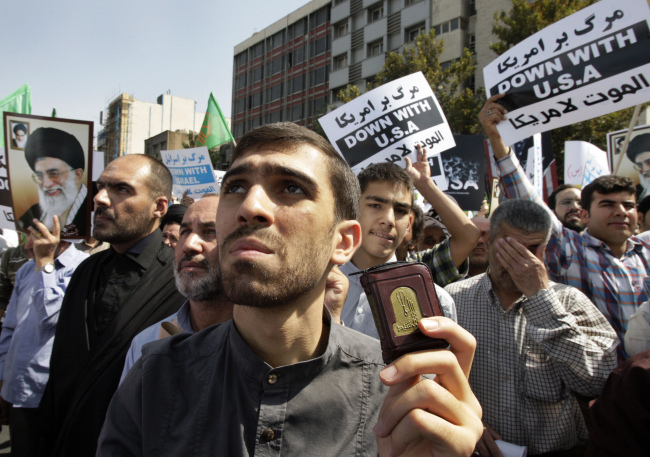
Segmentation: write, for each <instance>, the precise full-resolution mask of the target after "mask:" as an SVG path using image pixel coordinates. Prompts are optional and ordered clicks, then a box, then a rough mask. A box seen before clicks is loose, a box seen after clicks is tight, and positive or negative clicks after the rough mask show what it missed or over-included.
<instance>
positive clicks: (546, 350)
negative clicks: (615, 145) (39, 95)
mask: <svg viewBox="0 0 650 457" xmlns="http://www.w3.org/2000/svg"><path fill="white" fill-rule="evenodd" d="M498 99H499V96H495V97H492V98H490V99H489V100H488V101H487V103H486V105H485V106H484V107H483V109H482V110H481V113H480V119H481V122H482V124H483V126H484V128H485V132H486V134H487V136H488V138H489V140H490V142H491V144H492V147H493V150H494V155H495V159H496V163H497V166H498V168H499V171H500V174H501V179H502V184H503V186H504V189H505V193H506V195H507V197H508V199H507V200H505V201H503V202H502V203H501V204H500V205H499V206H498V208H496V209H495V210H493V211H492V213H491V214H490V216H489V218H486V217H484V216H477V217H474V218H472V219H471V220H470V219H469V218H468V217H467V216H466V214H465V213H464V212H463V211H462V210H461V209H460V208H459V207H458V205H457V204H456V203H455V202H454V201H453V200H452V199H450V198H449V197H447V196H446V195H445V194H444V193H443V192H442V191H441V190H440V189H439V188H438V187H437V186H436V185H435V183H434V182H433V181H432V180H431V172H430V167H429V163H428V161H427V151H426V149H422V148H420V147H418V149H417V152H416V155H417V158H416V160H415V161H414V162H413V163H412V162H411V161H410V160H409V159H408V158H407V159H406V162H407V164H406V168H405V169H402V168H400V167H398V166H397V165H394V164H388V163H386V164H380V165H373V166H370V167H368V168H366V169H365V170H364V171H363V172H361V173H360V174H359V176H358V177H357V176H355V175H354V174H353V173H352V171H351V169H350V167H349V166H348V165H347V163H346V162H345V161H344V160H343V158H342V157H341V156H340V155H339V154H338V153H337V152H336V151H335V150H334V149H333V147H332V146H331V145H330V144H329V143H328V142H327V140H325V139H324V138H323V137H321V136H319V135H317V134H315V133H313V132H311V131H309V130H307V129H304V128H302V127H299V126H297V125H295V124H292V123H278V124H269V125H265V126H262V127H259V128H256V129H254V130H252V131H250V132H248V133H247V134H246V135H244V137H243V138H241V139H240V141H239V143H238V145H237V147H236V150H235V153H234V156H233V163H232V165H231V167H230V169H229V170H228V171H227V173H226V175H225V176H224V178H223V184H222V187H221V192H220V194H219V195H216V194H207V195H205V196H203V198H201V199H200V200H198V201H196V202H193V203H191V204H188V205H181V204H177V205H170V201H171V189H172V178H171V174H170V172H169V170H168V169H167V168H166V167H165V166H164V165H163V164H162V163H161V162H159V161H157V160H155V159H152V158H150V157H147V156H144V155H131V156H124V157H120V158H118V159H116V160H114V161H113V162H110V163H109V164H108V165H107V166H106V168H105V169H104V171H103V173H102V174H101V176H100V177H99V179H98V180H97V194H96V195H95V196H94V199H93V201H94V216H93V233H92V234H93V237H94V239H93V240H89V241H87V242H86V243H85V244H84V243H71V242H70V241H66V240H64V236H63V234H62V232H63V227H62V225H61V223H60V221H59V218H58V217H57V216H52V217H51V220H43V218H42V217H39V216H36V217H34V218H32V220H31V221H28V222H27V223H25V225H24V227H25V229H26V231H27V234H28V239H27V243H26V245H25V247H24V252H22V251H7V252H6V253H5V254H4V255H3V258H2V262H0V298H2V296H6V297H9V296H10V299H9V300H8V304H7V305H6V315H5V317H4V320H3V325H2V332H1V333H0V379H1V380H2V385H1V387H0V397H1V398H0V413H1V418H2V420H3V423H5V424H9V426H10V433H11V445H12V455H15V456H23V455H24V456H77V455H78V456H90V455H98V456H123V455H129V456H145V455H169V456H176V455H213V454H215V453H217V454H219V455H279V454H286V455H353V454H354V455H378V454H379V455H391V456H393V455H413V456H416V455H417V456H420V455H432V456H433V455H454V456H455V455H459V456H460V455H471V454H472V453H475V454H476V455H481V456H496V457H499V456H502V455H503V454H502V449H504V448H503V446H504V445H503V443H502V442H508V443H512V444H515V445H519V446H526V447H527V452H528V455H533V456H535V455H545V456H580V455H590V456H595V455H625V454H627V455H640V454H638V452H639V451H640V450H641V449H644V446H647V444H648V439H647V438H646V435H647V433H643V431H644V429H643V428H644V427H645V428H647V424H648V422H647V421H645V422H642V424H643V425H641V426H640V425H638V424H637V422H638V421H639V420H641V421H644V420H645V418H646V417H648V415H649V412H650V408H645V407H644V406H645V403H643V402H642V404H641V405H639V401H637V400H638V399H635V397H634V395H635V394H638V395H643V394H644V392H643V391H642V388H640V387H639V385H640V383H641V385H645V386H649V385H650V384H649V383H648V381H650V379H649V378H648V375H647V373H648V365H649V364H650V362H649V361H648V360H650V356H649V355H648V353H646V352H642V353H641V354H639V355H636V356H634V357H631V358H630V355H631V354H629V353H628V352H627V351H626V347H625V345H624V340H625V334H626V329H627V325H628V322H629V321H630V320H631V319H633V318H635V316H636V315H637V314H635V313H637V310H638V309H639V308H640V307H641V305H642V303H644V302H646V301H648V300H649V299H650V278H649V274H650V266H649V263H648V260H649V256H650V244H649V242H650V235H648V234H644V233H642V234H640V235H636V233H637V231H638V230H640V229H639V227H638V225H639V226H640V227H641V229H642V228H643V225H642V224H637V205H636V200H635V192H636V189H635V187H634V185H633V184H632V182H631V181H630V180H628V179H626V178H620V177H616V176H606V177H601V178H598V179H597V180H596V181H594V182H593V183H592V184H590V185H588V186H586V187H585V188H584V189H582V190H581V189H579V188H576V187H572V186H561V187H559V188H557V189H556V190H555V191H554V192H553V194H552V195H551V198H550V199H549V205H548V206H547V205H546V204H545V203H544V202H543V200H542V199H541V197H540V196H539V195H537V194H536V192H535V189H534V187H533V186H532V185H531V184H530V182H529V181H528V179H527V178H526V176H525V173H524V172H523V170H522V169H521V166H520V165H519V163H518V162H517V159H516V157H515V156H514V154H511V152H510V150H509V148H507V147H506V146H505V145H504V144H503V141H501V138H500V136H499V133H498V130H497V129H496V124H498V122H500V121H502V120H504V119H505V118H506V116H507V111H506V110H505V108H504V107H503V106H502V105H500V104H499V103H497V102H498ZM50 133H51V132H50ZM44 134H48V132H41V134H38V130H37V131H36V132H34V133H33V134H32V135H30V137H29V139H28V140H27V142H26V144H25V145H24V147H25V150H26V153H27V152H29V151H32V152H30V154H31V156H32V157H33V164H32V163H30V166H32V168H33V169H34V170H35V172H36V173H41V174H40V175H39V176H40V183H39V184H40V185H41V186H43V187H44V188H46V187H48V186H49V185H50V184H55V183H56V182H58V181H59V178H61V176H59V175H56V173H54V172H53V170H54V168H51V167H52V165H51V164H50V162H52V163H55V162H54V161H53V160H52V158H58V159H57V160H60V161H62V162H64V163H65V164H66V166H69V167H70V169H69V171H68V172H72V173H71V175H72V176H73V177H74V176H75V173H77V172H76V170H78V169H79V167H78V166H76V165H75V163H71V162H65V160H70V159H69V157H70V154H71V151H72V153H73V152H74V145H72V146H70V145H69V144H68V145H66V139H65V138H62V139H60V141H57V142H54V141H52V142H49V143H48V142H47V141H45V142H43V141H41V142H40V143H39V144H38V145H37V146H34V145H32V144H31V143H30V142H31V141H32V139H34V138H36V139H39V136H41V135H44ZM53 145H63V146H60V148H62V149H60V150H59V149H57V146H53ZM48 161H49V162H48ZM46 162H47V163H46ZM81 165H82V168H83V164H81ZM48 167H50V168H48ZM77 174H78V173H77ZM77 190H79V187H77ZM415 190H416V191H417V192H418V193H419V194H420V195H422V196H423V197H424V198H425V199H426V201H427V202H428V204H429V205H431V208H432V210H431V211H429V212H427V214H424V213H423V212H422V210H421V209H420V208H419V206H417V204H416V203H414V191H415ZM643 205H645V206H643ZM649 210H650V201H646V200H644V201H643V202H642V204H641V206H640V208H639V214H643V215H644V217H643V220H645V219H647V218H645V214H646V213H647V212H648V211H649ZM66 216H67V214H66ZM638 220H639V221H641V217H640V216H639V218H638ZM649 222H650V221H649ZM99 245H104V247H105V248H106V249H104V250H99V251H98V252H92V251H93V250H94V249H95V248H96V247H98V246H99ZM21 252H22V253H21ZM21 256H22V257H21ZM27 257H29V258H30V260H27ZM5 258H6V259H7V260H6V262H5ZM17 258H19V259H21V260H20V265H22V266H21V267H20V268H19V269H17V268H16V269H14V270H12V271H13V272H14V276H13V277H12V276H11V275H10V274H9V270H8V265H10V262H12V259H17ZM396 260H406V261H419V262H423V263H425V264H426V265H428V267H429V268H430V270H431V273H432V278H433V281H434V286H435V290H436V295H437V297H438V299H439V302H440V305H441V309H442V310H443V314H444V316H440V317H433V318H425V319H422V320H421V321H420V322H419V324H418V325H419V331H420V332H422V333H423V334H425V335H427V336H429V337H432V338H442V339H445V340H446V341H447V342H448V343H449V347H448V349H444V350H437V351H433V350H430V351H421V352H414V353H410V354H407V355H404V356H402V357H401V358H399V359H397V360H396V361H394V362H392V363H390V364H388V365H385V364H384V362H383V360H382V357H381V350H380V345H379V341H378V338H379V332H378V331H377V327H376V325H375V320H374V319H373V316H372V313H371V307H370V304H369V300H368V297H367V296H366V294H365V293H364V290H363V288H362V287H361V284H360V280H359V273H360V272H362V271H364V270H367V269H369V268H372V267H375V266H378V265H381V264H385V263H388V262H394V261H396ZM13 263H18V262H17V261H16V262H13ZM16 270H17V273H16ZM5 287H6V288H9V289H10V290H13V292H12V293H7V292H6V290H7V289H6V288H5ZM3 291H4V292H3ZM3 293H4V295H3ZM648 348H650V345H648ZM649 353H650V352H649ZM628 359H629V360H628ZM617 367H618V368H617ZM612 372H613V373H612ZM431 375H435V376H431ZM630 383H632V384H633V385H634V386H635V387H630V388H626V386H627V385H629V384H630ZM643 383H645V384H643ZM635 389H636V390H635ZM593 400H595V403H594V402H593ZM589 402H592V403H593V405H592V406H591V410H589ZM639 418H640V419H639ZM635 420H636V421H637V422H635ZM645 431H647V430H645ZM622 437H624V439H623V440H622V439H621V438H622ZM621 441H623V442H621Z"/></svg>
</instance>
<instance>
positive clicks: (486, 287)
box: [479, 267, 526, 313]
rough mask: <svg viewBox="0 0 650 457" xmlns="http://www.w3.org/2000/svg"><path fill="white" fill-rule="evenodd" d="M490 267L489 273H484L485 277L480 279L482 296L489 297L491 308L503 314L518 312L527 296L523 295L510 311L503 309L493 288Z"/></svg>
mask: <svg viewBox="0 0 650 457" xmlns="http://www.w3.org/2000/svg"><path fill="white" fill-rule="evenodd" d="M489 273H490V267H488V269H487V271H486V272H485V273H483V277H482V278H481V279H480V286H479V287H480V288H481V289H480V290H481V293H482V294H485V296H486V297H489V298H490V299H489V303H490V305H491V306H494V307H495V308H497V309H498V310H500V311H501V312H503V313H508V312H511V311H514V312H518V311H519V309H521V305H522V303H523V302H524V300H526V296H525V295H524V294H521V297H519V298H518V299H517V300H516V301H515V302H514V303H513V304H512V307H511V308H510V309H509V310H505V309H503V307H502V306H501V302H500V301H499V297H497V294H496V292H494V287H493V286H492V279H491V278H490V274H489Z"/></svg>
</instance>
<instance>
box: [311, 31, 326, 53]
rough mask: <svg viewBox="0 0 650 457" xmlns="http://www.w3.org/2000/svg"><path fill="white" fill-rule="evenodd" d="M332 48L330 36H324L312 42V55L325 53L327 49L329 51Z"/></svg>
mask: <svg viewBox="0 0 650 457" xmlns="http://www.w3.org/2000/svg"><path fill="white" fill-rule="evenodd" d="M329 48H330V37H329V35H328V36H324V37H321V38H319V39H317V40H316V41H312V42H311V56H312V57H314V56H317V55H319V54H322V53H324V52H325V51H328V50H329Z"/></svg>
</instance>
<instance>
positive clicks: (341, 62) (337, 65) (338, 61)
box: [334, 52, 348, 70]
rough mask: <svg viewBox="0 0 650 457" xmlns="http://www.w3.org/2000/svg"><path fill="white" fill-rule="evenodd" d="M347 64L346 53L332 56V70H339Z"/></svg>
mask: <svg viewBox="0 0 650 457" xmlns="http://www.w3.org/2000/svg"><path fill="white" fill-rule="evenodd" d="M347 66H348V53H347V52H346V53H345V54H341V55H340V56H336V57H334V70H340V69H341V68H345V67H347Z"/></svg>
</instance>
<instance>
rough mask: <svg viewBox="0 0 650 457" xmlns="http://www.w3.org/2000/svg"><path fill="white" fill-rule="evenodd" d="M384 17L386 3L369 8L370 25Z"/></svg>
mask: <svg viewBox="0 0 650 457" xmlns="http://www.w3.org/2000/svg"><path fill="white" fill-rule="evenodd" d="M382 17H384V3H383V2H382V3H379V4H377V5H375V6H371V7H370V8H368V23H371V22H375V21H378V20H379V19H381V18H382Z"/></svg>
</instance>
